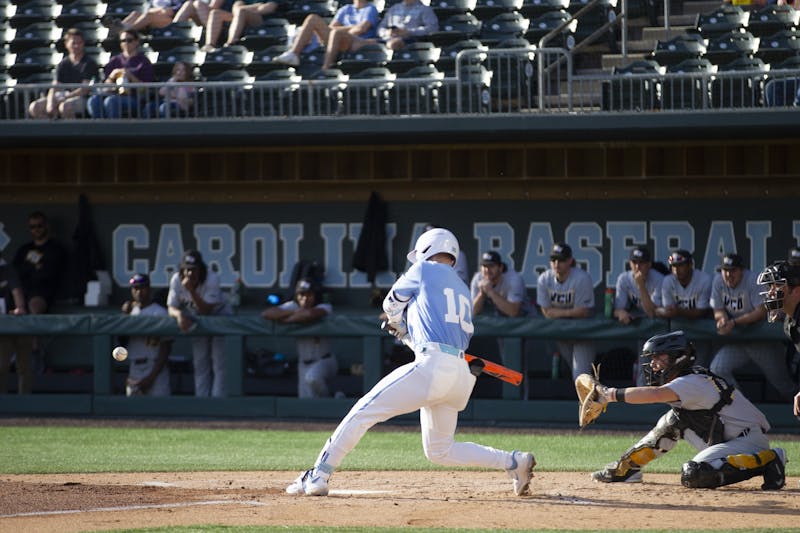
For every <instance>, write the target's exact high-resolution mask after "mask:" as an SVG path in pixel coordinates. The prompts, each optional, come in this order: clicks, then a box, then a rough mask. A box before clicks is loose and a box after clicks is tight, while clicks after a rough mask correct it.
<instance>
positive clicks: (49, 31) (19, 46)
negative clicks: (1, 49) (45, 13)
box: [9, 21, 61, 54]
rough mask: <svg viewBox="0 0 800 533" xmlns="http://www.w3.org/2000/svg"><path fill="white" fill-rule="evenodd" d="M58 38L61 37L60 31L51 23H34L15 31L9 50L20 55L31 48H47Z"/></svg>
mask: <svg viewBox="0 0 800 533" xmlns="http://www.w3.org/2000/svg"><path fill="white" fill-rule="evenodd" d="M11 31H12V32H13V31H14V30H11ZM59 37H61V30H60V29H59V28H58V27H57V26H56V25H55V23H53V22H52V21H49V22H34V23H33V24H30V25H28V26H25V27H24V28H19V29H17V30H16V34H15V35H14V37H13V39H12V40H11V42H10V43H9V49H10V50H11V51H12V52H14V53H17V54H20V53H23V52H26V51H28V50H31V49H32V48H41V47H49V46H51V45H53V44H54V43H55V42H56V41H57V40H58V39H59Z"/></svg>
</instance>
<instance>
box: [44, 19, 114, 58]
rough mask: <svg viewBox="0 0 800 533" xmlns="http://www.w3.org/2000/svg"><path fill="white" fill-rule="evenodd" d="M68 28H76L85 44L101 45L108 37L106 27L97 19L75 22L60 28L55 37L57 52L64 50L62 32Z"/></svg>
mask: <svg viewBox="0 0 800 533" xmlns="http://www.w3.org/2000/svg"><path fill="white" fill-rule="evenodd" d="M70 28H77V29H79V30H81V33H82V34H83V42H84V43H85V45H86V46H101V45H102V43H103V42H104V41H105V40H106V39H107V38H108V28H106V27H105V26H103V25H102V24H100V23H99V22H98V21H88V20H84V21H81V22H76V23H75V24H71V25H70V26H67V27H64V28H60V30H61V34H60V35H59V36H58V39H56V48H57V49H58V51H59V52H65V51H66V50H65V49H64V34H65V33H66V31H67V30H68V29H70Z"/></svg>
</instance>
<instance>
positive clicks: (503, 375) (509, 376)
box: [464, 353, 522, 387]
mask: <svg viewBox="0 0 800 533" xmlns="http://www.w3.org/2000/svg"><path fill="white" fill-rule="evenodd" d="M464 359H466V361H467V363H469V362H470V361H472V360H474V359H480V360H481V361H482V362H483V373H484V374H488V375H490V376H493V377H496V378H497V379H500V380H503V381H505V382H507V383H511V384H512V385H516V386H517V387H519V385H520V384H521V383H522V374H521V373H520V372H517V371H516V370H511V369H510V368H508V367H506V366H503V365H498V364H497V363H493V362H491V361H487V360H486V359H484V358H483V357H478V356H477V355H472V354H468V353H465V354H464Z"/></svg>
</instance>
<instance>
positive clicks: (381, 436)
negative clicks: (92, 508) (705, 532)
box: [0, 426, 800, 476]
mask: <svg viewBox="0 0 800 533" xmlns="http://www.w3.org/2000/svg"><path fill="white" fill-rule="evenodd" d="M329 435H330V433H329V432H327V431H302V432H301V431H285V430H263V431H261V430H250V429H155V428H133V427H125V428H97V427H88V428H87V427H61V426H50V427H29V426H25V427H18V426H8V427H0V449H2V450H3V453H2V454H0V473H6V474H36V473H79V472H164V471H167V472H169V471H175V472H179V471H214V470H232V471H246V470H303V469H305V468H308V467H309V466H311V465H312V464H313V462H314V459H315V458H316V456H317V454H318V452H319V450H320V448H321V447H322V445H323V444H324V443H325V440H326V439H327V438H328V437H329ZM640 437H641V434H639V433H630V434H605V433H604V434H599V433H592V432H585V433H582V434H575V433H569V434H568V433H564V434H553V433H551V432H547V433H541V434H537V432H536V429H531V430H530V431H529V432H519V433H484V432H481V433H469V432H468V431H464V432H459V433H458V435H457V436H456V438H457V439H458V440H461V441H466V440H469V441H473V442H479V443H481V444H486V445H489V446H494V447H496V448H502V449H507V450H512V449H521V450H531V451H533V453H534V454H535V455H536V460H537V462H538V466H537V470H542V471H579V472H580V471H585V472H589V471H592V470H596V469H598V468H600V467H602V466H603V465H605V464H606V463H608V462H610V461H612V460H614V459H616V458H618V457H619V455H620V454H621V453H622V452H624V451H625V450H626V449H627V448H628V447H629V446H631V445H632V444H633V443H635V442H636V441H637V440H638V439H639V438H640ZM772 445H773V446H780V447H783V448H784V449H786V453H787V455H788V457H790V458H800V440H779V439H773V440H772ZM693 454H694V452H693V449H692V448H691V447H690V446H689V445H687V444H686V443H684V442H680V443H679V444H678V446H677V447H676V448H675V449H674V450H672V451H671V452H670V453H668V454H667V455H665V456H664V457H662V458H660V459H658V460H657V461H654V462H653V463H651V464H650V465H648V467H647V469H648V471H650V472H675V473H677V472H680V465H681V464H682V463H683V462H685V461H687V460H688V459H689V458H690V457H691V456H692V455H693ZM341 469H342V470H434V469H444V468H441V467H437V466H436V465H433V464H431V463H429V462H428V461H427V460H426V459H425V456H424V455H423V453H422V446H421V442H420V434H419V430H418V429H413V428H400V429H397V430H396V431H394V430H393V431H375V432H367V434H366V436H365V437H364V439H362V441H361V442H360V443H359V445H358V446H357V447H356V449H355V450H354V451H353V453H351V454H350V455H349V456H348V457H347V458H346V459H345V462H344V463H343V464H342V467H341ZM787 475H794V476H796V475H800V460H793V461H790V462H789V464H788V465H787Z"/></svg>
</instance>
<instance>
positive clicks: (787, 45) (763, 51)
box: [756, 30, 800, 65]
mask: <svg viewBox="0 0 800 533" xmlns="http://www.w3.org/2000/svg"><path fill="white" fill-rule="evenodd" d="M798 54H800V31H798V30H781V31H779V32H777V33H774V34H772V35H770V36H768V37H761V40H760V42H759V44H758V51H757V52H756V57H757V58H759V59H761V60H762V61H763V62H764V63H767V64H768V65H777V64H779V63H782V62H784V61H786V60H787V59H790V58H792V57H794V56H797V55H798Z"/></svg>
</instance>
